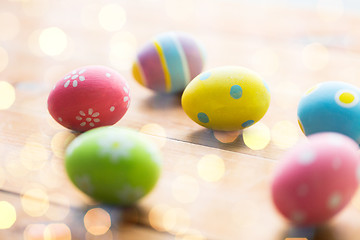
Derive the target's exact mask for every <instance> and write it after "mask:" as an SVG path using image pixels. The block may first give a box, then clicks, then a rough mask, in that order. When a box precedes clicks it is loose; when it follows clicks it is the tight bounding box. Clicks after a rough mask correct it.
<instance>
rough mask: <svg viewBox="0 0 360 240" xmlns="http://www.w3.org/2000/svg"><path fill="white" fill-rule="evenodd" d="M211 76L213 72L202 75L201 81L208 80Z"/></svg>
mask: <svg viewBox="0 0 360 240" xmlns="http://www.w3.org/2000/svg"><path fill="white" fill-rule="evenodd" d="M210 75H211V72H206V73H202V74H201V75H200V76H199V79H200V80H206V79H208V78H209V77H210Z"/></svg>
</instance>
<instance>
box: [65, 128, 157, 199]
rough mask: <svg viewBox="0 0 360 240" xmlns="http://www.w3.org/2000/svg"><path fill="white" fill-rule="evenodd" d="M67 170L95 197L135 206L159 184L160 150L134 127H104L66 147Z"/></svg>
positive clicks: (81, 136) (82, 136)
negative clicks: (131, 128)
mask: <svg viewBox="0 0 360 240" xmlns="http://www.w3.org/2000/svg"><path fill="white" fill-rule="evenodd" d="M65 167H66V172H67V174H68V176H69V178H70V180H71V181H72V182H73V183H74V184H75V186H76V187H77V188H79V189H80V190H81V191H82V192H84V193H85V194H87V195H88V196H90V197H92V198H93V199H94V200H96V201H99V202H102V203H108V204H116V205H120V206H127V205H132V204H134V203H135V202H136V201H138V200H139V199H141V198H142V197H144V196H145V195H146V194H148V193H149V192H150V191H151V190H152V189H153V188H154V186H155V185H156V182H157V181H158V179H159V176H160V173H161V155H160V152H159V150H158V149H157V148H156V147H155V146H154V145H153V144H151V142H149V141H147V139H146V138H145V137H144V136H143V135H141V133H138V132H136V131H134V130H130V129H126V128H119V127H101V128H96V129H93V130H90V131H88V132H85V133H83V134H81V135H80V136H79V137H77V138H76V139H75V140H73V141H72V142H71V143H70V145H69V146H68V148H67V149H66V159H65Z"/></svg>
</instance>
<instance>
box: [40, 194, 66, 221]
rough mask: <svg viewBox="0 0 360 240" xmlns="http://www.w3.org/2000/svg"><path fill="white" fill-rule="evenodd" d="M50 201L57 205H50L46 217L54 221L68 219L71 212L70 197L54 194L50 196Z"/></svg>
mask: <svg viewBox="0 0 360 240" xmlns="http://www.w3.org/2000/svg"><path fill="white" fill-rule="evenodd" d="M49 200H50V201H51V202H53V203H56V204H51V205H49V208H48V210H47V211H46V213H45V216H46V217H48V218H49V219H51V220H54V221H61V220H63V219H64V218H66V217H67V216H68V214H69V212H70V200H69V198H68V197H66V196H64V195H62V194H59V193H54V194H51V195H50V196H49Z"/></svg>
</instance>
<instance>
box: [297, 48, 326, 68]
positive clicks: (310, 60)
mask: <svg viewBox="0 0 360 240" xmlns="http://www.w3.org/2000/svg"><path fill="white" fill-rule="evenodd" d="M302 60H303V64H304V65H305V67H307V68H308V69H310V70H313V71H317V70H321V69H323V68H325V67H326V65H327V64H328V62H329V51H328V49H327V48H326V47H325V46H324V45H322V44H320V43H310V44H308V45H306V46H305V47H304V49H303V51H302Z"/></svg>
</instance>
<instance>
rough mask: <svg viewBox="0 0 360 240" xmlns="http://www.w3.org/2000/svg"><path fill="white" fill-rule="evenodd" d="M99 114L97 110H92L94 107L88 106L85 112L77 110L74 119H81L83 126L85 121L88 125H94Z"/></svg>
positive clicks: (97, 120)
mask: <svg viewBox="0 0 360 240" xmlns="http://www.w3.org/2000/svg"><path fill="white" fill-rule="evenodd" d="M99 116H100V113H99V112H94V109H92V108H89V109H88V111H87V113H85V112H84V111H82V110H81V111H79V115H77V116H76V117H75V118H76V120H78V121H81V122H80V126H81V127H85V126H86V124H87V123H88V124H89V126H90V127H95V124H96V123H99V122H100V119H99V118H98V117H99Z"/></svg>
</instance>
